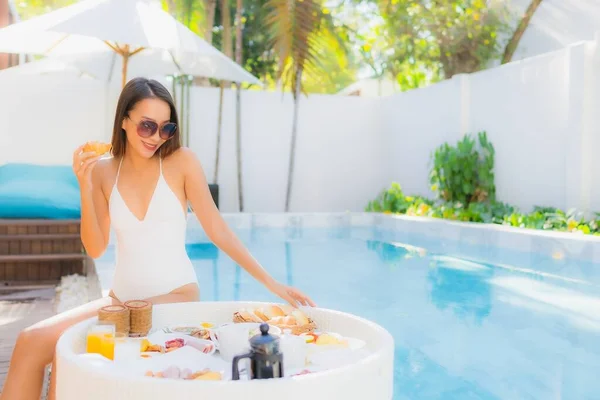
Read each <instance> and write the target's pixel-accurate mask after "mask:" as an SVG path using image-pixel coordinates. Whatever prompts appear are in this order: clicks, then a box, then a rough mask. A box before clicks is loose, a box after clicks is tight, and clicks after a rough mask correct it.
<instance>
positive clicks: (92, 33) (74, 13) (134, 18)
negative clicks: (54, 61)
mask: <svg viewBox="0 0 600 400" xmlns="http://www.w3.org/2000/svg"><path fill="white" fill-rule="evenodd" d="M90 38H91V40H90ZM106 48H109V49H111V50H112V51H113V52H114V54H117V55H118V56H120V57H118V58H117V59H118V60H119V61H117V64H119V66H120V68H119V69H120V70H121V84H122V86H124V85H125V83H126V82H127V72H128V68H129V66H130V63H133V62H134V61H133V60H134V59H135V60H136V61H137V60H140V63H144V62H152V61H153V60H157V59H158V60H161V64H160V65H161V68H163V72H164V73H165V74H176V73H180V74H188V75H194V76H203V77H211V78H216V79H223V80H228V81H233V82H250V83H259V81H258V79H256V78H255V77H254V76H252V75H251V74H250V73H248V72H247V71H246V70H244V69H243V68H242V67H241V66H239V65H238V64H236V63H235V62H234V61H233V60H231V59H230V58H228V57H227V56H225V55H224V54H223V53H221V52H220V51H218V50H217V49H215V48H214V47H212V46H211V45H209V44H208V43H207V42H205V41H204V40H202V39H201V38H200V37H199V36H198V35H196V34H195V33H194V32H192V31H191V30H189V29H188V28H187V27H185V26H184V25H183V24H181V23H180V22H178V21H177V20H176V19H174V18H173V17H171V16H170V15H169V14H168V13H166V12H165V11H163V10H162V9H161V8H160V7H159V5H158V4H157V3H156V2H151V1H150V0H84V1H81V2H78V3H75V4H73V5H71V6H68V7H64V8H61V9H59V10H56V11H53V12H50V13H48V14H44V15H42V16H39V17H36V18H32V19H30V20H27V21H24V22H19V23H17V24H14V25H11V26H9V27H7V28H4V29H0V51H1V52H8V53H35V54H43V55H48V56H56V57H61V58H64V59H65V60H67V61H68V59H69V57H72V56H75V55H76V54H81V53H104V54H108V53H106ZM98 57H100V59H101V60H103V61H104V62H101V63H99V64H95V63H94V62H92V61H88V64H87V66H84V65H81V67H82V69H83V70H85V71H86V72H89V71H90V70H92V69H93V70H96V71H101V70H102V66H106V65H107V64H110V68H109V69H108V70H106V69H104V70H103V71H104V72H105V73H111V74H112V72H113V71H114V67H115V64H114V62H112V61H111V62H110V63H109V62H108V60H112V58H111V57H105V56H104V58H102V57H103V56H100V55H98ZM138 57H139V58H138ZM113 58H114V57H113ZM93 59H94V57H90V58H88V60H93ZM144 59H145V61H144ZM80 61H81V59H80ZM166 65H169V68H164V67H165V66H166ZM84 67H85V68H84ZM92 74H93V72H92ZM98 75H102V74H100V73H98ZM105 76H106V75H105Z"/></svg>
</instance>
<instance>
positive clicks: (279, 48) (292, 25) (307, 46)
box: [266, 0, 323, 212]
mask: <svg viewBox="0 0 600 400" xmlns="http://www.w3.org/2000/svg"><path fill="white" fill-rule="evenodd" d="M267 7H269V9H270V12H269V15H268V17H267V21H266V23H267V26H268V27H269V28H270V29H271V32H272V35H273V40H274V46H273V47H274V49H275V51H276V53H277V54H278V55H279V57H280V68H279V71H278V79H282V87H286V86H288V87H291V88H292V94H293V98H294V116H293V120H292V137H291V143H290V158H289V167H288V178H287V190H286V197H285V211H286V212H287V211H289V210H290V202H291V194H292V183H293V177H294V164H295V154H296V137H297V134H298V111H299V102H300V94H301V92H303V86H302V76H303V74H304V73H311V72H313V71H314V70H315V69H316V68H317V63H318V50H319V47H320V43H319V35H318V31H319V28H320V25H321V21H322V19H323V12H322V8H321V4H320V3H319V2H318V1H317V0H300V1H296V0H269V1H268V2H267Z"/></svg>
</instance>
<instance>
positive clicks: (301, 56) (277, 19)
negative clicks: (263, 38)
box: [266, 0, 323, 95]
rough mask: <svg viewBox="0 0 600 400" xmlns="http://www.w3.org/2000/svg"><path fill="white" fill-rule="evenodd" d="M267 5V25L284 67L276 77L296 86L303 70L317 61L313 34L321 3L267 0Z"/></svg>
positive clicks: (320, 17) (286, 84) (310, 68)
mask: <svg viewBox="0 0 600 400" xmlns="http://www.w3.org/2000/svg"><path fill="white" fill-rule="evenodd" d="M266 7H267V8H268V9H269V13H268V16H267V18H266V25H267V27H268V28H269V30H270V31H271V35H272V37H273V48H274V49H275V50H276V51H277V53H278V56H279V58H280V60H281V63H280V65H282V66H283V68H280V69H279V71H278V73H277V74H278V75H277V77H278V79H280V78H283V81H284V86H288V85H289V86H291V87H292V88H295V87H296V84H297V82H296V80H297V79H301V77H302V73H303V72H304V71H307V70H312V69H313V68H315V66H316V65H317V64H318V58H319V53H318V52H317V51H316V48H317V47H318V46H317V43H318V39H317V38H316V37H315V36H314V33H315V32H317V31H318V29H319V24H320V22H321V20H322V17H323V12H322V8H321V4H320V2H318V1H317V0H268V1H267V4H266ZM299 71H300V73H298V72H299ZM300 87H301V88H302V85H301V83H300ZM294 95H296V94H295V93H294Z"/></svg>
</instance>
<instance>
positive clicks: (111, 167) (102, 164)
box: [93, 157, 119, 185]
mask: <svg viewBox="0 0 600 400" xmlns="http://www.w3.org/2000/svg"><path fill="white" fill-rule="evenodd" d="M118 168H119V160H118V159H115V158H114V157H109V158H103V159H101V160H98V162H97V163H96V165H95V166H94V171H93V173H94V175H95V177H96V179H97V180H98V181H99V182H101V183H102V184H103V185H105V184H110V183H114V180H115V178H116V176H117V169H118Z"/></svg>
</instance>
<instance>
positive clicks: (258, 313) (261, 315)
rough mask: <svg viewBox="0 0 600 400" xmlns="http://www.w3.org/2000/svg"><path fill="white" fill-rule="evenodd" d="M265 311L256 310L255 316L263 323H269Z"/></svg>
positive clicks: (261, 309)
mask: <svg viewBox="0 0 600 400" xmlns="http://www.w3.org/2000/svg"><path fill="white" fill-rule="evenodd" d="M263 311H265V310H264V309H263V308H258V309H256V310H254V315H256V316H257V317H258V318H260V319H262V320H263V322H264V321H268V320H269V317H267V316H266V315H265V313H264V312H263Z"/></svg>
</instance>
